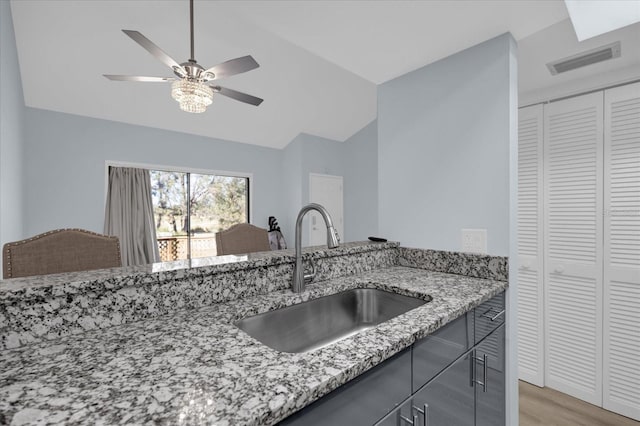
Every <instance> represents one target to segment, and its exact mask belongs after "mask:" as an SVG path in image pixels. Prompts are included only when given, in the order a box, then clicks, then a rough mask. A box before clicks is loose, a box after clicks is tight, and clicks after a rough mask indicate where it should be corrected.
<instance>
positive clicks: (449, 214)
mask: <svg viewBox="0 0 640 426" xmlns="http://www.w3.org/2000/svg"><path fill="white" fill-rule="evenodd" d="M516 62H517V61H516V43H515V41H514V39H513V37H512V36H511V35H510V34H504V35H502V36H499V37H496V38H494V39H492V40H489V41H486V42H484V43H481V44H479V45H477V46H474V47H472V48H469V49H467V50H465V51H462V52H460V53H457V54H455V55H452V56H450V57H448V58H445V59H443V60H441V61H438V62H436V63H434V64H431V65H428V66H425V67H423V68H420V69H418V70H416V71H414V72H411V73H409V74H407V75H404V76H402V77H399V78H397V79H395V80H392V81H390V82H387V83H385V84H383V85H381V86H380V87H379V91H378V164H379V180H378V182H379V200H378V201H379V212H380V217H379V226H380V233H381V234H382V235H384V236H385V237H388V238H390V239H393V240H398V241H401V242H402V244H403V245H404V246H413V247H419V248H432V249H441V250H453V251H459V250H460V248H461V247H460V229H461V228H486V229H487V233H488V252H489V253H490V254H494V255H505V256H509V257H510V261H509V268H510V271H511V273H510V277H509V288H508V290H507V318H508V324H507V337H506V338H507V348H508V349H507V354H506V365H507V369H506V376H507V378H506V386H507V389H506V403H507V414H506V415H507V419H506V420H507V421H506V424H508V425H513V426H517V425H518V381H517V365H518V362H517V343H516V342H517V277H516V275H517V274H515V273H514V272H513V271H515V270H516V269H517V264H516V262H517V256H516V250H517V241H516V230H517V220H516V213H517V176H518V175H517V159H518V157H517V149H518V142H517V105H518V102H517V93H518V92H517V69H516V68H517V66H516Z"/></svg>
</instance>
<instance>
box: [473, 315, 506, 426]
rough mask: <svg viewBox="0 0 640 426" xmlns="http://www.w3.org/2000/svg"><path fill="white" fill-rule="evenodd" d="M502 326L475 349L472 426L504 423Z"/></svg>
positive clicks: (499, 425)
mask: <svg viewBox="0 0 640 426" xmlns="http://www.w3.org/2000/svg"><path fill="white" fill-rule="evenodd" d="M504 329H505V326H504V325H501V326H500V327H499V328H498V329H497V330H495V331H494V332H493V333H491V334H490V335H489V336H487V338H486V339H484V340H483V341H482V342H481V343H480V344H479V345H478V346H477V347H476V350H475V365H474V366H475V372H474V373H475V374H474V375H475V378H476V380H475V392H476V426H504V424H505V421H506V420H505V372H504V367H505V363H504V356H505V354H504V351H505V336H504Z"/></svg>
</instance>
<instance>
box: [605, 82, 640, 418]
mask: <svg viewBox="0 0 640 426" xmlns="http://www.w3.org/2000/svg"><path fill="white" fill-rule="evenodd" d="M604 108H605V111H604V117H605V118H604V120H605V122H604V159H605V161H604V182H605V192H604V193H605V198H604V200H605V204H604V205H605V215H604V330H603V331H604V341H603V345H604V347H603V357H604V369H603V375H604V377H603V407H604V408H607V409H609V410H612V411H615V412H618V413H620V414H624V415H625V416H629V417H632V418H634V419H636V420H640V83H636V84H634V85H630V86H623V87H618V88H615V89H610V90H607V91H605V106H604Z"/></svg>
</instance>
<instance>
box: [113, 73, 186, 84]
mask: <svg viewBox="0 0 640 426" xmlns="http://www.w3.org/2000/svg"><path fill="white" fill-rule="evenodd" d="M102 75H103V76H105V77H107V78H108V79H109V80H114V81H146V82H153V83H162V82H165V81H173V80H175V78H173V77H143V76H139V75H113V74H102Z"/></svg>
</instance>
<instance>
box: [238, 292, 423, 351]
mask: <svg viewBox="0 0 640 426" xmlns="http://www.w3.org/2000/svg"><path fill="white" fill-rule="evenodd" d="M429 301H430V300H429ZM425 303H427V300H422V299H417V298H415V297H408V296H403V295H400V294H395V293H389V292H386V291H382V290H377V289H372V288H359V289H353V290H347V291H343V292H342V293H337V294H333V295H331V296H325V297H320V298H318V299H313V300H309V301H308V302H303V303H299V304H297V305H292V306H288V307H286V308H282V309H277V310H275V311H270V312H265V313H263V314H260V315H255V316H252V317H248V318H244V319H242V320H240V321H237V322H236V323H235V325H236V327H238V328H240V329H241V330H243V331H244V332H246V333H247V334H249V335H250V336H251V337H253V338H254V339H257V340H259V341H260V342H262V343H264V344H265V345H267V346H269V347H270V348H272V349H275V350H277V351H281V352H291V353H299V352H308V351H312V350H314V349H318V348H321V347H323V346H327V345H330V344H331V343H334V342H336V341H338V340H341V339H344V338H346V337H349V336H351V335H353V334H356V333H358V332H360V331H363V330H366V329H369V328H372V327H374V326H376V325H378V324H380V323H382V322H384V321H387V320H390V319H391V318H394V317H397V316H398V315H400V314H403V313H405V312H407V311H409V310H411V309H414V308H417V307H418V306H421V305H424V304H425Z"/></svg>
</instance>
